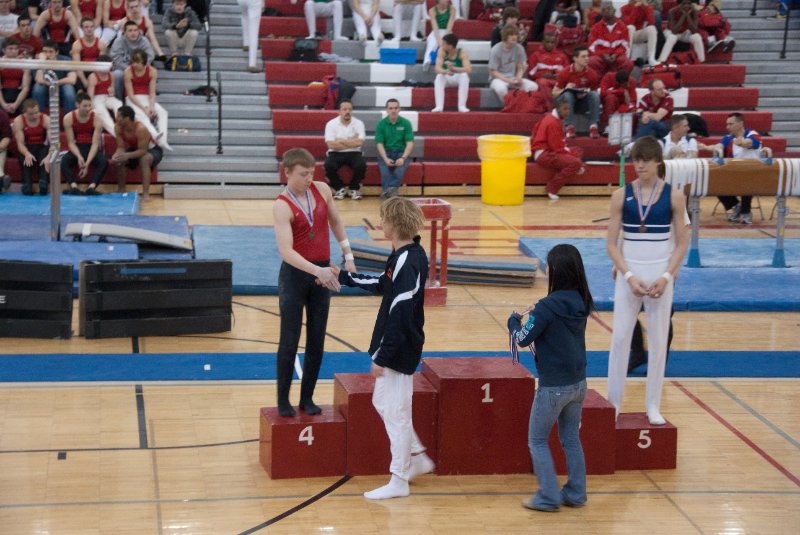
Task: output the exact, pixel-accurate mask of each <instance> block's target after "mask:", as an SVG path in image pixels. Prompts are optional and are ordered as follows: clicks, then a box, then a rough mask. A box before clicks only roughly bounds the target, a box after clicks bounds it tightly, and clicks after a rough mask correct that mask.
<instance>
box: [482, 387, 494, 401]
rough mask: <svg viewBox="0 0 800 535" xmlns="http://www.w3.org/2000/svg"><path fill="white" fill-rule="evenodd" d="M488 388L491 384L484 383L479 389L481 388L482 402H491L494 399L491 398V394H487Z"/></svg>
mask: <svg viewBox="0 0 800 535" xmlns="http://www.w3.org/2000/svg"><path fill="white" fill-rule="evenodd" d="M490 388H491V385H490V384H489V383H484V385H483V386H482V387H481V390H483V399H482V400H481V401H482V402H483V403H492V402H493V401H494V399H492V396H491V395H490V394H489V389H490Z"/></svg>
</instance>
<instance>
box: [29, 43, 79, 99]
mask: <svg viewBox="0 0 800 535" xmlns="http://www.w3.org/2000/svg"><path fill="white" fill-rule="evenodd" d="M42 54H43V55H44V59H47V60H50V61H56V60H59V61H65V60H61V58H59V57H58V45H57V44H56V43H55V42H53V41H45V42H44V45H42ZM54 72H55V73H56V77H57V78H58V94H59V98H60V102H61V107H62V108H63V110H64V113H68V112H71V111H72V110H74V109H75V82H77V81H78V76H77V75H76V74H75V73H74V72H73V71H54ZM44 73H45V70H43V69H39V70H38V71H36V76H35V77H34V81H35V82H36V83H35V84H33V98H35V99H36V103H37V104H39V109H40V110H44V109H46V108H47V107H48V102H49V99H50V96H49V95H50V91H49V89H48V87H49V85H50V84H49V83H48V82H47V80H45V79H44Z"/></svg>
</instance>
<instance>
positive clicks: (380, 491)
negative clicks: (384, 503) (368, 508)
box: [364, 474, 409, 500]
mask: <svg viewBox="0 0 800 535" xmlns="http://www.w3.org/2000/svg"><path fill="white" fill-rule="evenodd" d="M408 494H409V492H408V481H406V480H405V479H402V478H400V477H398V476H396V475H394V474H392V479H390V480H389V483H387V484H386V485H384V486H382V487H378V488H377V489H375V490H371V491H369V492H365V493H364V497H365V498H367V499H368V500H386V499H389V498H402V497H404V496H408Z"/></svg>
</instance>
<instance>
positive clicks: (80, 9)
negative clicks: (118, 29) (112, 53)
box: [69, 0, 113, 43]
mask: <svg viewBox="0 0 800 535" xmlns="http://www.w3.org/2000/svg"><path fill="white" fill-rule="evenodd" d="M69 8H70V11H72V15H73V16H74V17H75V20H76V21H78V29H79V31H80V33H79V35H76V36H75V38H76V39H77V38H78V37H83V36H84V35H86V31H85V29H84V27H83V24H82V23H81V21H83V19H85V18H90V19H92V21H94V26H92V31H93V32H94V34H95V36H96V37H99V38H101V39H103V40H104V41H105V42H106V43H109V42H110V40H111V39H113V35H108V34H106V35H104V34H103V0H87V1H86V2H82V1H81V0H72V2H71V4H70V6H69Z"/></svg>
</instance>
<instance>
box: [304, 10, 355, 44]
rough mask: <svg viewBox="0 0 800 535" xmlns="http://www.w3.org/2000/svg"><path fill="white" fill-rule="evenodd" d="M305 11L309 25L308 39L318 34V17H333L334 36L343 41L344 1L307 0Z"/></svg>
mask: <svg viewBox="0 0 800 535" xmlns="http://www.w3.org/2000/svg"><path fill="white" fill-rule="evenodd" d="M303 13H304V14H305V16H306V25H307V26H308V37H307V39H314V38H316V36H317V17H333V38H334V40H336V41H341V40H343V39H345V40H346V38H344V37H342V1H341V0H306V2H305V3H304V4H303Z"/></svg>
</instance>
